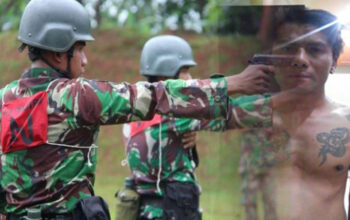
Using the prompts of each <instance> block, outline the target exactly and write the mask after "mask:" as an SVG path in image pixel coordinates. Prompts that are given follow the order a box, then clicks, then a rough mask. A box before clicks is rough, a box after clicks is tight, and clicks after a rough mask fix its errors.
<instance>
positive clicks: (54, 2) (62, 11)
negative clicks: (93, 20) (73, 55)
mask: <svg viewBox="0 0 350 220" xmlns="http://www.w3.org/2000/svg"><path fill="white" fill-rule="evenodd" d="M18 40H20V41H21V42H23V43H24V44H26V45H29V46H33V47H37V48H41V49H45V50H49V51H55V52H66V51H68V50H69V48H71V47H72V46H73V44H74V43H75V42H77V41H92V40H94V38H93V37H92V36H91V32H90V19H89V15H88V13H87V11H86V10H85V8H84V7H83V6H82V5H81V4H80V3H79V2H77V1H75V0H31V1H30V2H29V3H28V5H27V6H26V8H25V9H24V12H23V15H22V18H21V22H20V26H19V31H18Z"/></svg>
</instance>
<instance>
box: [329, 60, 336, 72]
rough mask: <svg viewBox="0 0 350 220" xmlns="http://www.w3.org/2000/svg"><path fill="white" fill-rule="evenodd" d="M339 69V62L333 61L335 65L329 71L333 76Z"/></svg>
mask: <svg viewBox="0 0 350 220" xmlns="http://www.w3.org/2000/svg"><path fill="white" fill-rule="evenodd" d="M336 68H337V61H336V60H333V64H332V66H331V69H330V70H329V73H330V74H333V73H334V72H335V69H336Z"/></svg>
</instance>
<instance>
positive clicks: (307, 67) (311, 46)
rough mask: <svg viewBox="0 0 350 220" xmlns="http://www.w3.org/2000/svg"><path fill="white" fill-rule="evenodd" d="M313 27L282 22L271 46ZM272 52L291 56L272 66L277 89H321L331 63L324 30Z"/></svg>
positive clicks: (304, 90)
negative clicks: (284, 61)
mask: <svg viewBox="0 0 350 220" xmlns="http://www.w3.org/2000/svg"><path fill="white" fill-rule="evenodd" d="M314 29H315V28H314V27H313V26H310V25H298V24H284V25H282V26H281V27H280V28H279V30H278V32H277V33H278V36H277V40H276V41H275V43H274V46H275V47H276V46H278V45H281V44H284V43H287V42H289V41H292V40H295V39H296V38H298V37H300V36H304V35H305V34H308V33H310V32H311V31H312V30H314ZM274 53H275V54H283V55H291V56H293V59H292V61H291V63H290V65H285V66H278V67H277V68H276V73H275V78H276V80H277V82H278V84H279V85H280V87H281V90H286V89H291V88H298V89H299V90H298V91H300V92H304V93H309V92H314V91H317V90H322V91H323V90H324V84H325V82H326V80H327V77H328V73H329V72H330V70H331V68H332V67H333V66H334V65H335V61H334V59H333V55H332V48H331V46H330V45H329V43H328V42H327V39H326V37H325V36H324V34H322V33H321V32H317V33H315V34H312V35H310V36H307V37H305V38H302V39H300V40H298V41H296V42H293V43H290V44H287V46H285V47H283V48H280V49H277V50H275V51H274Z"/></svg>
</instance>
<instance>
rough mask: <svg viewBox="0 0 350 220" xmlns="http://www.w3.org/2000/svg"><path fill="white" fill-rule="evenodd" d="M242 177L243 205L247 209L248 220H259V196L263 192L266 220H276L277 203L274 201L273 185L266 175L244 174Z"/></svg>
mask: <svg viewBox="0 0 350 220" xmlns="http://www.w3.org/2000/svg"><path fill="white" fill-rule="evenodd" d="M241 177H242V188H241V190H242V205H243V206H244V208H245V216H246V217H245V219H246V220H258V219H259V217H258V212H257V203H258V201H257V196H258V193H259V192H261V195H262V204H263V209H264V219H265V220H275V219H277V217H276V210H275V203H274V200H273V199H272V198H273V196H272V194H271V192H272V184H271V183H270V182H269V180H268V177H267V175H266V174H257V175H254V174H251V173H243V174H241Z"/></svg>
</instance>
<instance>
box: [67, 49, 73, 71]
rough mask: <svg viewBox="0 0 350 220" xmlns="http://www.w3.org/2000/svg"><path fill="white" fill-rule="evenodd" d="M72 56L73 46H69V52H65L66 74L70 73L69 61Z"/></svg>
mask: <svg viewBox="0 0 350 220" xmlns="http://www.w3.org/2000/svg"><path fill="white" fill-rule="evenodd" d="M73 55H74V45H73V46H71V48H69V50H68V51H67V69H66V72H67V73H70V71H71V60H72V57H73Z"/></svg>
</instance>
